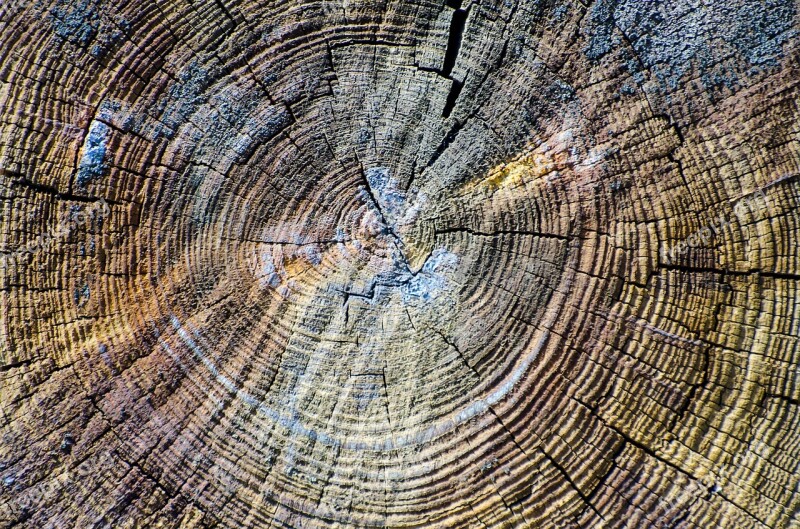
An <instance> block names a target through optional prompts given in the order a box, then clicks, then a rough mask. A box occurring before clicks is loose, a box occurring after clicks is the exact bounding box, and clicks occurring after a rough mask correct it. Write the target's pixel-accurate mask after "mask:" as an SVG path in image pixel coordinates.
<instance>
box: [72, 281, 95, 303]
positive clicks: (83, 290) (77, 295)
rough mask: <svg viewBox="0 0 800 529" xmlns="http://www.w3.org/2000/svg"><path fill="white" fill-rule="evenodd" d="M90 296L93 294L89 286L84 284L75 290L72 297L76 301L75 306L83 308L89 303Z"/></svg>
mask: <svg viewBox="0 0 800 529" xmlns="http://www.w3.org/2000/svg"><path fill="white" fill-rule="evenodd" d="M90 294H91V292H90V290H89V284H88V283H84V284H82V285H80V286H78V287H77V288H76V289H75V291H74V292H73V293H72V297H73V299H74V300H75V304H76V305H78V306H79V307H82V306H83V305H85V304H86V302H87V301H89V296H90Z"/></svg>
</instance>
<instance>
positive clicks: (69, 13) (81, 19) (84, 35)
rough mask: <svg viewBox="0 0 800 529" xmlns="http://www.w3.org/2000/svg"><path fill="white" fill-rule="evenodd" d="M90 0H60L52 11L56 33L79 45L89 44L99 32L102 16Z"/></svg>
mask: <svg viewBox="0 0 800 529" xmlns="http://www.w3.org/2000/svg"><path fill="white" fill-rule="evenodd" d="M96 9H97V6H96V5H95V4H94V2H92V1H90V0H81V1H80V2H66V1H64V0H62V1H60V2H59V3H58V5H56V6H55V7H54V8H53V9H52V10H51V11H50V22H51V23H52V25H53V30H54V31H55V33H56V35H58V36H59V37H61V38H62V39H64V40H66V41H67V42H71V43H72V44H75V45H77V46H87V45H88V44H89V43H90V42H91V41H92V39H93V38H94V37H95V35H96V34H97V31H98V29H99V27H100V16H99V15H98V13H97V10H96Z"/></svg>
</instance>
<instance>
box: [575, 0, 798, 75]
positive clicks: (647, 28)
mask: <svg viewBox="0 0 800 529" xmlns="http://www.w3.org/2000/svg"><path fill="white" fill-rule="evenodd" d="M795 16H796V9H795V6H794V4H793V3H791V2H786V1H785V0H760V1H750V2H737V5H729V4H728V3H724V2H719V3H714V4H713V5H709V4H707V3H705V2H704V1H702V0H690V1H688V2H687V1H685V0H680V1H678V0H668V1H665V2H642V1H641V0H599V1H598V2H597V3H595V4H594V5H593V6H592V8H591V12H590V17H589V20H590V24H589V27H588V29H587V31H588V36H589V44H588V46H587V47H586V48H585V49H584V53H585V54H586V56H587V58H589V59H590V60H593V61H596V60H599V59H601V58H602V57H603V56H605V55H606V54H608V53H609V52H611V51H612V50H614V49H615V48H617V47H619V45H620V42H619V41H618V40H617V39H616V38H615V30H616V28H618V31H621V32H622V33H623V34H624V35H625V36H626V38H627V39H628V40H630V42H631V44H632V46H633V48H634V50H635V52H636V54H637V55H638V59H639V60H640V61H641V62H642V64H643V65H644V67H645V68H647V69H648V70H650V71H651V72H652V73H653V74H654V75H655V77H656V79H657V80H658V81H659V84H661V85H662V87H664V88H665V89H666V90H669V91H671V90H674V89H676V88H677V87H678V85H679V83H680V79H681V78H682V77H683V76H684V75H685V74H686V73H687V72H689V71H690V70H691V69H692V68H697V69H698V70H699V71H700V72H701V81H702V82H703V85H704V86H705V87H706V88H712V87H718V86H723V85H724V86H727V87H728V88H731V89H735V88H737V87H738V86H741V84H742V80H741V79H740V76H741V73H742V72H745V73H749V74H753V73H758V72H760V71H762V70H764V69H767V68H772V67H776V66H777V65H778V60H779V59H780V57H781V55H782V53H783V50H782V46H783V44H784V43H785V42H786V41H787V40H788V39H789V38H791V37H792V36H794V35H795V33H796V32H795V31H794V30H793V29H792V24H793V20H794V18H795ZM616 34H618V33H616ZM620 40H621V39H620ZM729 58H733V63H734V65H735V67H736V68H735V69H736V70H737V71H734V70H733V68H732V66H730V65H728V66H723V65H721V63H722V62H723V61H726V60H727V59H729ZM629 70H631V71H633V70H632V69H631V68H629Z"/></svg>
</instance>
